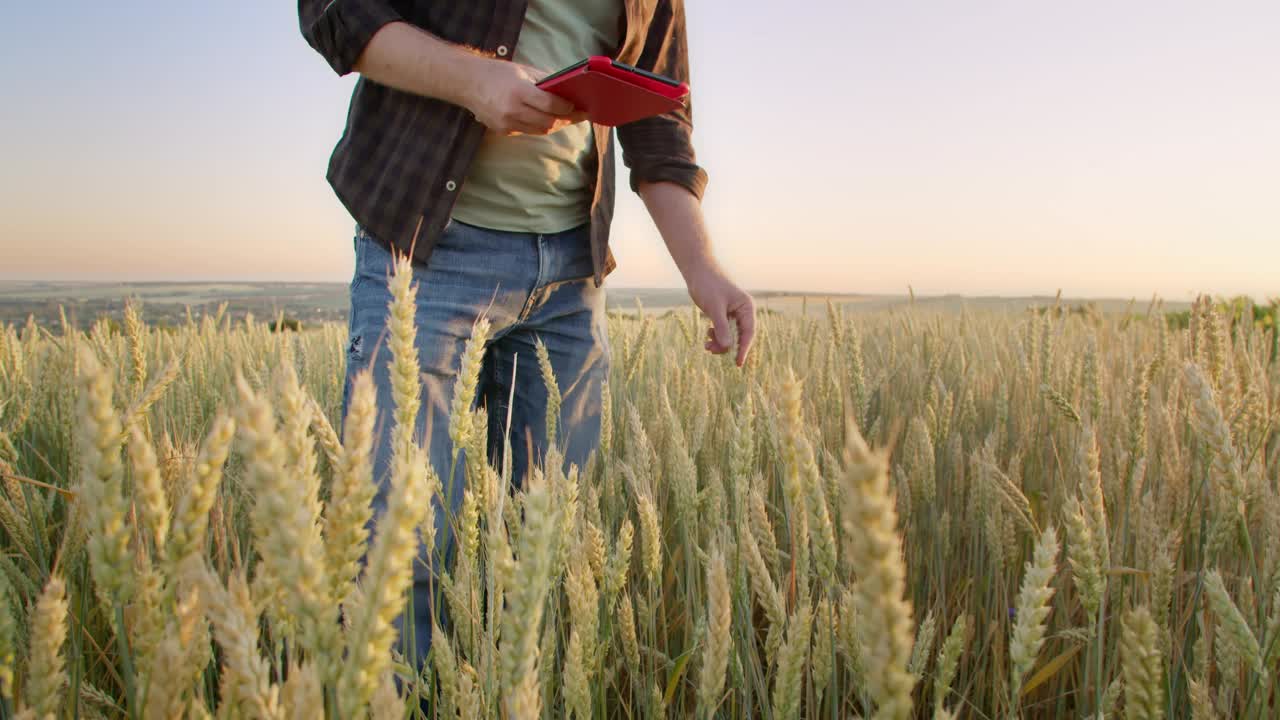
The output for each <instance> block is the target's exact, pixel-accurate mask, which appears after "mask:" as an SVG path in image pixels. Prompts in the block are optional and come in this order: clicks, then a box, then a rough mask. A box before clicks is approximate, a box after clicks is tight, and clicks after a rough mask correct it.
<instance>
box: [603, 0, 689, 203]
mask: <svg viewBox="0 0 1280 720" xmlns="http://www.w3.org/2000/svg"><path fill="white" fill-rule="evenodd" d="M635 65H636V67H638V68H641V69H643V70H648V71H650V72H655V73H658V74H659V75H666V76H667V77H670V78H672V79H675V80H678V81H680V82H688V81H689V48H688V43H687V41H686V38H685V15H684V1H683V0H658V3H657V7H656V8H655V9H654V13H653V20H652V21H651V22H650V24H649V32H648V35H647V36H646V37H645V42H644V49H643V50H642V51H641V53H640V59H639V60H638V61H637V62H636V63H635ZM617 132H618V141H619V142H620V143H621V144H622V162H623V163H624V164H625V165H626V166H627V167H628V168H630V169H631V189H632V190H633V191H637V190H638V189H639V187H640V184H641V183H646V182H673V183H676V184H678V185H682V186H684V187H685V188H686V189H687V190H688V191H689V192H691V193H693V194H694V195H695V196H696V197H698V198H701V197H702V193H703V191H704V190H705V189H706V186H707V173H706V171H705V170H703V169H702V168H701V167H699V166H698V162H697V157H696V156H695V154H694V151H693V138H692V136H693V105H692V98H690V99H689V100H688V101H686V103H685V107H684V108H682V109H679V110H674V111H672V112H669V113H665V114H663V115H657V116H655V117H651V118H645V119H644V120H637V121H636V122H633V123H628V124H626V125H619V126H618V128H617Z"/></svg>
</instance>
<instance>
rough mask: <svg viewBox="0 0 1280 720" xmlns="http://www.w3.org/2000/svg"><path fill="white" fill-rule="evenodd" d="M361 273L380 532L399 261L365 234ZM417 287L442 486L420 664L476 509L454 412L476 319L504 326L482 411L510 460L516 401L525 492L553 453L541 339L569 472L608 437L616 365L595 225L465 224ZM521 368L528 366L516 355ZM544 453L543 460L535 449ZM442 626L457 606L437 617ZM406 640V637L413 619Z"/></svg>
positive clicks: (421, 431) (357, 348)
mask: <svg viewBox="0 0 1280 720" xmlns="http://www.w3.org/2000/svg"><path fill="white" fill-rule="evenodd" d="M355 252H356V263H355V264H356V267H355V275H354V277H353V278H352V280H351V316H350V342H349V344H348V348H347V371H346V381H345V383H344V387H343V398H342V404H343V408H342V411H343V417H345V416H346V410H347V403H348V402H349V401H350V394H351V387H352V384H353V382H354V380H355V377H356V375H357V374H358V373H359V372H360V371H362V370H364V369H365V368H368V367H372V368H373V380H374V386H375V388H376V390H377V408H378V411H377V412H378V416H377V421H376V423H375V431H374V433H375V435H374V439H375V444H374V451H373V453H374V461H373V473H374V479H375V481H376V483H377V486H378V491H377V494H376V496H375V498H374V502H373V510H374V515H373V519H372V521H371V527H375V528H376V525H377V523H378V520H379V519H380V518H381V515H382V514H383V512H384V511H385V510H386V507H387V500H388V492H389V490H390V478H389V474H390V473H389V471H390V464H391V443H390V435H391V425H392V421H391V416H392V409H393V401H392V395H391V379H390V374H389V371H388V362H389V361H390V357H391V354H390V352H389V351H388V350H387V348H386V344H387V343H386V318H387V304H388V303H389V302H390V301H391V292H390V290H389V287H388V280H389V278H390V274H391V272H392V269H393V267H394V260H393V258H392V255H391V253H390V252H389V251H388V250H387V248H386V247H385V246H384V245H382V244H381V243H379V242H378V241H377V240H375V239H373V238H372V237H370V236H369V235H368V234H367V233H366V232H365V231H364V230H363V229H360V228H357V230H356V236H355ZM413 282H415V283H417V286H418V296H417V322H416V325H417V348H418V360H419V364H420V366H421V371H422V372H421V376H420V377H421V379H422V408H421V411H420V412H419V414H418V427H417V429H416V430H417V434H418V437H419V438H420V439H421V441H422V442H423V443H424V446H425V447H427V448H428V450H429V452H430V455H431V464H432V466H433V468H434V469H435V471H436V474H437V475H438V476H439V477H440V479H441V483H442V485H443V488H442V493H441V495H442V497H437V498H436V499H435V500H433V502H435V504H436V513H435V527H436V534H435V537H436V548H437V549H436V552H435V557H427V553H426V549H425V546H423V545H419V558H418V562H415V563H414V575H413V594H412V599H411V602H410V604H411V606H412V616H413V632H412V637H410V636H409V633H408V632H403V634H402V636H401V643H402V651H403V652H404V654H405V657H406V659H408V660H410V662H412V663H414V664H417V665H420V664H421V662H422V659H423V658H424V657H425V656H426V651H427V648H428V647H429V646H430V643H431V619H432V617H433V615H432V605H433V600H432V598H433V596H434V593H433V579H434V576H435V575H436V573H437V572H438V569H439V568H440V566H441V565H442V564H443V562H444V558H445V557H446V554H447V553H448V552H449V551H450V550H451V548H452V544H453V535H452V529H451V527H450V524H449V522H448V519H447V517H446V515H445V512H444V509H445V508H444V503H445V502H447V503H449V504H450V505H451V506H452V507H451V508H450V515H456V514H457V512H458V510H459V508H460V507H461V504H462V491H463V488H464V487H465V484H466V482H465V478H466V474H465V466H464V463H465V459H464V460H463V461H462V462H460V463H459V467H457V468H456V472H455V473H454V475H453V477H452V478H450V477H449V470H450V466H451V465H452V458H453V447H452V443H451V442H450V440H449V404H450V402H451V400H452V397H453V384H454V379H455V378H456V377H457V374H458V369H459V364H460V361H461V356H462V351H463V348H464V346H465V345H466V342H467V339H468V338H469V337H470V335H471V327H472V324H473V323H474V322H475V320H476V318H478V317H480V316H481V315H484V316H486V317H488V319H489V321H490V322H491V323H492V329H491V331H490V336H489V341H488V343H487V345H486V351H485V356H484V362H483V365H482V368H481V371H480V382H479V385H478V388H477V393H476V402H477V404H483V405H485V406H486V407H487V409H488V413H489V419H490V422H489V454H490V456H491V458H493V459H495V460H496V459H497V458H499V457H500V453H501V449H502V440H503V433H504V432H505V430H506V419H507V411H508V408H507V405H508V399H509V398H510V397H511V385H512V382H513V379H512V368H513V365H514V366H515V368H516V375H515V377H514V384H515V394H514V402H513V403H512V407H511V408H510V410H511V454H512V457H511V463H512V469H513V476H512V477H513V478H514V482H515V483H517V484H519V483H520V482H521V480H522V478H523V477H524V474H525V472H526V471H527V469H528V466H529V463H530V461H531V460H532V461H533V462H535V463H536V462H538V460H539V459H540V458H541V457H542V456H543V455H544V454H545V447H544V444H545V443H544V440H545V437H546V402H547V390H546V386H545V385H544V384H543V381H542V376H541V374H540V372H539V368H538V362H537V358H536V355H535V350H534V348H535V342H536V340H537V339H538V338H541V339H542V342H543V343H545V344H546V346H547V351H548V354H549V355H550V358H551V365H552V368H553V369H554V371H555V375H556V380H557V385H558V386H559V389H560V393H561V395H562V404H561V409H560V419H559V432H558V436H559V446H560V448H561V449H562V450H563V451H564V456H565V466H566V467H567V466H568V465H569V464H571V463H572V464H577V465H578V466H579V467H584V466H585V465H586V462H587V457H588V455H590V453H591V452H592V451H593V450H594V449H595V447H596V444H597V442H598V440H599V436H600V393H601V388H602V384H603V383H604V381H605V379H606V377H607V375H608V369H609V342H608V334H607V330H608V328H607V323H606V316H605V293H604V289H603V288H600V287H596V285H595V283H594V282H593V281H592V264H591V248H590V244H589V236H588V231H587V228H586V227H582V228H578V229H575V230H569V231H566V232H562V233H556V234H553V235H538V234H531V233H511V232H501V231H497V230H488V229H485V228H479V227H475V226H472V225H466V224H464V223H460V222H457V221H453V222H451V223H450V224H449V225H448V227H447V228H446V229H445V231H444V234H443V236H442V237H441V238H440V241H439V243H438V244H437V245H436V247H435V249H434V250H433V252H432V254H431V258H430V260H429V261H428V263H427V264H426V266H425V267H423V266H421V265H417V264H415V265H414V268H413ZM517 356H518V357H519V361H518V362H516V360H515V359H516V357H517ZM531 452H532V453H533V455H534V457H532V458H531V457H530V453H531ZM435 611H436V612H435V615H434V617H435V618H436V619H437V620H438V621H440V620H441V617H442V614H443V613H442V611H443V608H435ZM400 623H401V628H402V630H403V629H405V628H406V625H405V624H404V622H403V617H402V618H401V620H400Z"/></svg>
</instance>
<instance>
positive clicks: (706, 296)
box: [686, 264, 756, 367]
mask: <svg viewBox="0 0 1280 720" xmlns="http://www.w3.org/2000/svg"><path fill="white" fill-rule="evenodd" d="M686 281H687V284H688V288H689V297H690V298H691V299H692V300H693V304H694V305H697V306H698V308H699V309H700V310H702V312H703V313H705V314H706V315H707V317H709V318H711V327H709V328H707V341H706V343H704V344H703V347H705V348H706V349H707V351H708V352H712V353H715V354H716V355H723V354H724V353H727V352H729V351H730V350H732V349H733V344H734V343H733V330H734V327H736V329H737V331H738V353H737V355H736V356H735V357H734V364H736V365H737V366H738V367H742V364H743V363H744V362H746V360H747V351H748V350H750V349H751V340H752V339H753V338H754V337H755V334H756V308H755V302H754V301H753V300H752V299H751V296H750V295H749V294H747V292H746V291H745V290H743V289H742V288H740V287H738V286H737V285H735V284H734V283H733V281H732V280H730V279H729V276H728V275H726V274H725V273H724V272H723V271H722V270H721V269H720V268H719V267H718V266H716V265H714V264H709V265H708V266H706V267H703V268H695V269H693V270H691V271H690V273H689V274H688V275H687V278H686Z"/></svg>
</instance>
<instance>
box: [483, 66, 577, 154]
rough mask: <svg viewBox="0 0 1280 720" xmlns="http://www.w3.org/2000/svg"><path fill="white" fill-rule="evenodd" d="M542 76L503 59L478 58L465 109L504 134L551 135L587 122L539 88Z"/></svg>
mask: <svg viewBox="0 0 1280 720" xmlns="http://www.w3.org/2000/svg"><path fill="white" fill-rule="evenodd" d="M543 77H545V73H543V72H542V71H540V70H535V69H534V68H531V67H528V66H525V65H520V64H518V63H514V62H507V61H505V60H490V59H488V58H482V59H479V64H478V65H477V70H476V74H475V78H474V88H475V89H474V91H473V92H472V94H471V97H470V98H469V99H468V100H467V103H466V107H467V109H468V110H470V111H471V114H473V115H475V116H476V119H477V120H479V121H480V122H481V123H482V124H483V125H484V126H485V127H487V128H489V129H490V130H492V131H493V132H496V133H500V134H503V135H520V134H525V135H550V134H551V133H553V132H556V131H558V130H561V129H563V128H565V127H567V126H569V125H572V124H574V123H579V122H582V121H583V120H586V119H587V116H586V113H582V112H577V111H575V109H574V106H573V103H571V102H569V101H568V100H565V99H564V98H562V97H557V96H555V95H552V94H551V93H549V92H545V91H543V90H541V89H539V88H538V86H537V84H536V83H537V82H538V80H540V79H542V78H543Z"/></svg>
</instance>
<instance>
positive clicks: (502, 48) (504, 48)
mask: <svg viewBox="0 0 1280 720" xmlns="http://www.w3.org/2000/svg"><path fill="white" fill-rule="evenodd" d="M508 52H510V51H509V50H507V46H506V45H499V46H498V57H506V56H507V53H508Z"/></svg>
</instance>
